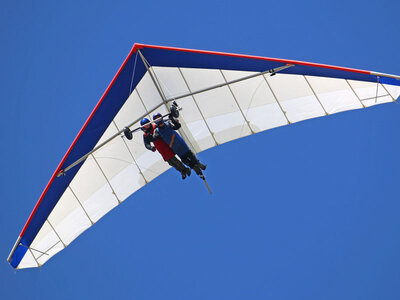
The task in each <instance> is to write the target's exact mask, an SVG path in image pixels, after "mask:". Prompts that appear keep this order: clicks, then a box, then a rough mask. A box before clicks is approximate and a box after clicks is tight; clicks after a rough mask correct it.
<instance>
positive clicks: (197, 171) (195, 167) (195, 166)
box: [193, 164, 203, 176]
mask: <svg viewBox="0 0 400 300" xmlns="http://www.w3.org/2000/svg"><path fill="white" fill-rule="evenodd" d="M193 170H194V171H195V172H196V174H197V175H199V176H200V175H203V172H201V169H200V166H199V165H198V164H196V165H194V166H193Z"/></svg>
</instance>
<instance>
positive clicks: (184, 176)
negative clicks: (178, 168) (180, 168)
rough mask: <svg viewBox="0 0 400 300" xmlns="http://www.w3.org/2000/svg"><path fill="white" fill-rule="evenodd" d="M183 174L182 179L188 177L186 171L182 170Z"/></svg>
mask: <svg viewBox="0 0 400 300" xmlns="http://www.w3.org/2000/svg"><path fill="white" fill-rule="evenodd" d="M181 175H182V180H183V179H185V178H186V172H182V173H181Z"/></svg>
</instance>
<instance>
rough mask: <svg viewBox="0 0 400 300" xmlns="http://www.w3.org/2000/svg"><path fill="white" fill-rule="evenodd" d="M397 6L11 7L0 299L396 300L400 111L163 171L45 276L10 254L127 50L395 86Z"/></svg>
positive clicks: (268, 139) (2, 52)
mask: <svg viewBox="0 0 400 300" xmlns="http://www.w3.org/2000/svg"><path fill="white" fill-rule="evenodd" d="M399 9H400V3H399V2H398V1H380V2H379V3H377V2H372V1H371V2H369V1H325V2H321V1H301V2H300V1H246V2H245V3H240V4H239V3H238V4H234V3H233V2H231V1H219V2H217V3H215V2H214V1H202V2H187V1H162V2H161V1H160V2H157V3H153V2H149V3H141V2H140V3H139V2H136V1H135V2H134V1H112V2H108V1H85V2H81V1H79V2H78V1H41V2H40V3H39V2H37V1H18V2H16V1H14V2H8V3H3V5H2V9H1V11H0V34H1V39H2V46H1V47H0V57H1V60H2V61H1V66H2V67H1V71H0V84H1V91H2V92H3V94H2V101H1V103H2V118H1V120H0V122H1V126H0V128H1V139H2V141H3V143H2V147H1V150H0V151H1V156H2V158H3V164H2V166H3V167H2V172H1V173H0V176H1V180H0V182H1V187H2V189H1V190H2V203H3V209H2V210H1V212H0V233H1V237H2V239H1V240H2V242H1V243H0V254H1V255H0V256H1V257H2V260H0V297H1V298H2V299H23V298H25V299H26V298H29V299H72V298H74V299H81V298H82V299H88V298H89V299H91V298H99V299H109V298H111V297H119V298H120V297H121V298H122V297H126V298H128V299H399V298H400V288H399V281H400V271H399V270H400V257H399V253H400V252H399V250H400V238H399V235H400V234H399V233H400V218H399V211H400V203H399V201H398V200H399V195H400V191H399V189H398V178H399V175H400V174H399V167H400V158H399V155H398V148H399V146H400V145H399V140H398V131H399V129H400V105H398V104H396V103H392V104H384V105H379V106H376V107H371V108H368V109H364V110H355V111H350V112H345V113H341V114H335V115H332V116H328V117H324V118H318V119H313V120H308V121H304V122H300V123H296V124H293V125H291V126H285V127H281V128H277V129H273V130H269V131H266V132H263V133H260V134H257V135H254V136H250V137H247V138H244V139H241V140H238V141H235V142H232V143H227V144H224V145H221V146H219V147H216V148H213V149H210V150H208V151H206V152H204V153H201V154H199V157H200V158H201V159H202V160H203V161H204V162H206V163H207V164H208V166H209V167H208V169H207V178H208V181H209V184H210V186H211V188H212V190H213V195H211V196H210V195H209V194H208V192H207V190H206V188H205V187H204V185H203V183H202V182H201V181H200V180H198V179H197V178H195V177H191V178H190V180H186V181H184V182H182V181H181V179H180V178H179V176H177V175H176V173H174V171H173V170H170V171H168V172H166V173H164V174H163V175H162V176H160V177H159V178H157V179H156V180H154V181H153V182H152V183H151V184H149V185H148V186H146V187H144V188H143V189H141V190H140V191H139V192H137V193H136V194H135V195H134V196H133V197H131V198H130V199H128V200H127V201H125V202H124V203H123V204H122V205H120V206H118V207H117V208H116V209H114V210H112V211H111V212H110V213H109V214H107V215H106V216H105V217H104V218H103V219H101V220H100V221H99V222H98V223H97V224H96V225H95V226H93V227H92V228H90V229H89V230H88V231H86V232H85V233H84V234H82V235H81V236H80V237H79V238H77V239H76V240H75V241H74V242H73V243H72V244H71V245H70V246H68V248H67V249H65V250H64V251H62V252H60V253H59V254H58V255H56V256H55V257H54V258H52V259H51V260H50V261H49V262H48V263H46V264H45V265H44V266H43V267H42V268H40V269H29V270H21V271H18V272H15V271H14V270H13V269H12V268H11V267H10V266H9V265H8V263H7V261H6V258H7V256H8V254H9V251H10V250H11V248H12V246H13V244H14V242H15V240H16V238H17V236H18V234H19V232H20V231H21V229H22V227H23V225H24V224H25V222H26V220H27V218H28V216H29V214H30V212H31V211H32V209H33V207H34V205H35V203H36V201H37V199H38V197H39V196H40V194H41V193H42V191H43V189H44V187H45V185H46V184H47V182H48V181H49V179H50V177H51V175H52V174H53V172H54V170H55V169H56V167H57V165H58V163H59V162H60V160H61V159H62V157H63V156H64V154H65V152H66V150H67V149H68V147H69V146H70V144H71V142H72V141H73V139H74V138H75V136H76V134H77V133H78V131H79V129H80V128H81V127H82V125H83V123H84V122H85V120H86V119H87V117H88V116H89V114H90V112H91V111H92V109H93V108H94V106H95V104H96V103H97V101H98V100H99V98H100V97H101V95H102V94H103V92H104V90H105V89H106V87H107V86H108V85H109V83H110V81H111V79H112V78H113V76H114V74H115V73H116V71H117V70H118V68H119V66H120V65H121V63H122V62H123V60H124V58H125V57H126V55H127V54H128V53H129V51H130V49H131V47H132V45H133V44H134V43H135V42H138V43H147V44H156V45H164V46H175V47H184V48H193V49H203V50H215V51H221V52H230V53H242V54H250V55H260V56H269V57H279V58H287V59H297V60H305V61H312V62H318V63H326V64H333V65H339V66H346V67H352V68H360V69H367V70H374V71H380V72H385V73H392V74H400V55H399V54H398V48H399V42H398V41H397V37H398V33H399V32H400V22H399V20H398V11H399Z"/></svg>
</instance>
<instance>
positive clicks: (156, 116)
mask: <svg viewBox="0 0 400 300" xmlns="http://www.w3.org/2000/svg"><path fill="white" fill-rule="evenodd" d="M153 121H155V122H156V124H157V125H160V124H162V123H164V120H163V117H162V115H161V114H160V113H159V112H158V113H155V114H154V115H153Z"/></svg>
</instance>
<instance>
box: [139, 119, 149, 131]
mask: <svg viewBox="0 0 400 300" xmlns="http://www.w3.org/2000/svg"><path fill="white" fill-rule="evenodd" d="M140 126H142V130H143V131H145V130H149V129H150V126H151V124H150V120H149V119H147V118H143V119H142V120H141V121H140Z"/></svg>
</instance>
